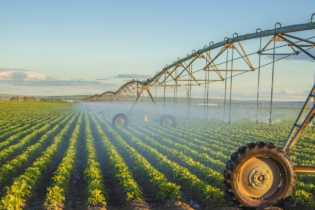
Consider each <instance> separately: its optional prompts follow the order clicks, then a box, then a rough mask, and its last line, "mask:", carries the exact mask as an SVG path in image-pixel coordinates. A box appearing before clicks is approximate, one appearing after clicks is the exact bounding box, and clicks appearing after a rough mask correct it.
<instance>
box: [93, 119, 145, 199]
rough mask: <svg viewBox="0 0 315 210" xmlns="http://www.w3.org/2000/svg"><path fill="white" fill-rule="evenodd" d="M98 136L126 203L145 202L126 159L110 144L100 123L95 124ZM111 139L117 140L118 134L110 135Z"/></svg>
mask: <svg viewBox="0 0 315 210" xmlns="http://www.w3.org/2000/svg"><path fill="white" fill-rule="evenodd" d="M95 125H96V130H97V136H98V137H99V138H100V139H101V141H102V144H103V149H104V151H105V153H106V156H107V159H108V161H109V165H110V168H111V170H112V172H113V174H114V176H115V179H116V181H118V183H119V185H120V187H121V189H122V191H123V192H124V193H126V194H125V200H126V201H143V200H144V198H143V196H142V192H141V190H140V188H139V186H138V184H137V182H136V181H135V180H134V179H133V177H132V173H131V171H130V169H129V168H128V166H127V165H126V163H125V161H124V159H123V158H122V157H121V156H120V155H119V154H118V152H117V149H116V147H114V145H113V144H112V143H111V142H110V140H109V139H108V137H107V136H106V135H105V134H104V132H103V130H102V129H101V127H100V126H99V125H98V123H95ZM108 135H109V136H110V137H111V138H115V136H117V135H118V134H116V135H114V136H112V135H113V134H112V133H109V134H108Z"/></svg>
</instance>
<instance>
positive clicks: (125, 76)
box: [117, 74, 150, 79]
mask: <svg viewBox="0 0 315 210" xmlns="http://www.w3.org/2000/svg"><path fill="white" fill-rule="evenodd" d="M117 78H133V79H136V78H150V76H149V75H143V74H118V75H117Z"/></svg>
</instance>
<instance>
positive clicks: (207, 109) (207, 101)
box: [207, 71, 210, 120]
mask: <svg viewBox="0 0 315 210" xmlns="http://www.w3.org/2000/svg"><path fill="white" fill-rule="evenodd" d="M207 73H208V81H209V79H210V78H209V77H210V71H208V72H207ZM209 85H210V84H209V83H208V86H207V120H208V118H209V115H208V109H209Z"/></svg>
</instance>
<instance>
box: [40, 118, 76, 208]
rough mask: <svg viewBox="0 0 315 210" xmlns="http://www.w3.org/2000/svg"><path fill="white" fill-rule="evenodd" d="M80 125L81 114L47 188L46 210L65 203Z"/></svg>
mask: <svg viewBox="0 0 315 210" xmlns="http://www.w3.org/2000/svg"><path fill="white" fill-rule="evenodd" d="M81 123H82V113H81V114H80V116H79V119H78V121H77V123H76V126H75V128H74V131H73V133H72V134H71V138H70V140H69V146H68V149H67V151H66V152H65V157H64V158H63V159H62V162H61V163H60V164H59V166H58V168H57V170H56V171H55V173H54V174H55V175H54V177H53V178H52V181H51V187H49V188H47V191H48V192H47V195H46V199H45V201H46V202H45V206H46V208H47V209H57V205H58V204H60V203H63V202H64V201H65V199H66V198H65V194H66V193H67V192H68V186H69V181H70V178H71V176H72V174H73V171H74V163H75V159H76V156H77V145H78V139H79V133H80V128H81Z"/></svg>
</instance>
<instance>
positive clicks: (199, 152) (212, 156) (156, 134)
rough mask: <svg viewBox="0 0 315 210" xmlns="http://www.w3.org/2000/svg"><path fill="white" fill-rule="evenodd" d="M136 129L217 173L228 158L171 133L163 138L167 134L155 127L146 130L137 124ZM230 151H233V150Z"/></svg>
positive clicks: (222, 168)
mask: <svg viewBox="0 0 315 210" xmlns="http://www.w3.org/2000/svg"><path fill="white" fill-rule="evenodd" d="M138 130H139V131H141V132H143V133H145V134H146V135H148V136H150V137H151V138H153V139H156V140H158V141H159V143H161V144H163V145H166V146H168V147H170V148H176V149H177V150H179V151H182V152H183V154H186V155H188V156H191V157H192V158H194V160H197V161H200V162H201V163H204V164H206V165H207V166H209V167H210V168H212V169H215V170H216V171H218V172H219V173H222V171H224V169H225V164H224V162H226V161H227V160H228V157H226V156H224V158H223V157H222V155H223V154H222V153H219V152H215V151H212V150H211V149H209V148H207V147H204V146H197V145H194V144H193V143H190V142H188V141H186V140H183V139H180V138H178V137H176V136H173V135H170V136H169V139H168V138H165V137H166V136H167V135H165V134H164V133H163V132H161V131H160V130H157V129H155V128H150V130H147V129H144V128H143V127H140V126H138ZM161 134H162V135H161ZM163 134H164V135H163ZM231 153H233V151H232V152H231Z"/></svg>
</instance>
